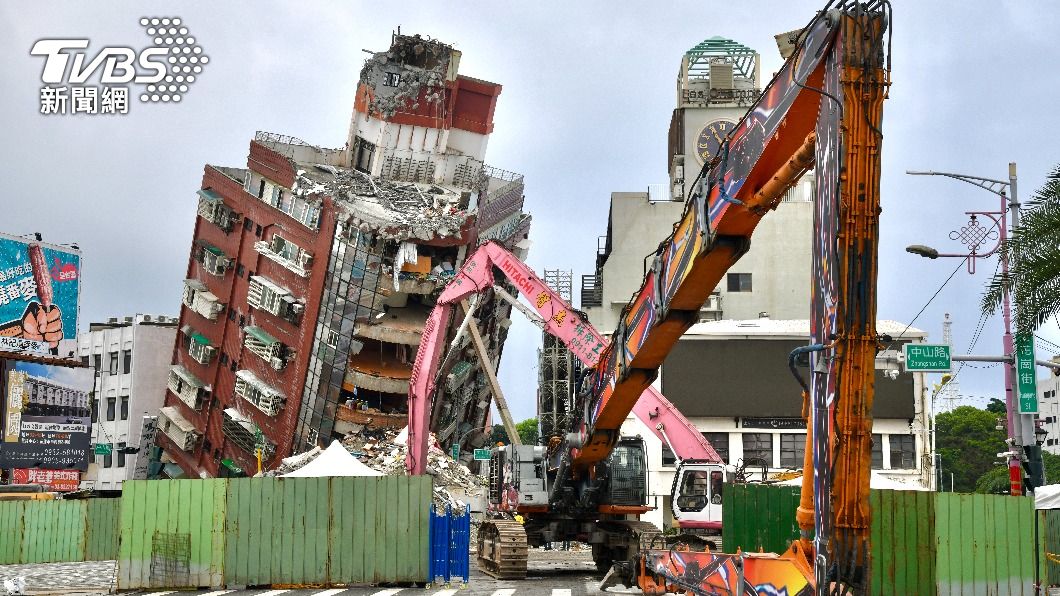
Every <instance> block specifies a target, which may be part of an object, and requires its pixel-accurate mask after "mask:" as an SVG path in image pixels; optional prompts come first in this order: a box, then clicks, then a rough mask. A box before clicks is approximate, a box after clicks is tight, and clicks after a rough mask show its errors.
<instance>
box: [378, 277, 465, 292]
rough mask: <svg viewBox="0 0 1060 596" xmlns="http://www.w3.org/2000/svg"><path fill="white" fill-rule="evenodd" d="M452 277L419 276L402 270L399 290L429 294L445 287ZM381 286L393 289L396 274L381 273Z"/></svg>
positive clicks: (399, 278)
mask: <svg viewBox="0 0 1060 596" xmlns="http://www.w3.org/2000/svg"><path fill="white" fill-rule="evenodd" d="M450 279H452V276H449V277H448V278H442V277H434V276H418V275H416V274H414V273H408V272H400V273H399V274H398V286H397V291H398V292H403V293H405V294H422V295H429V294H433V293H434V292H436V291H438V290H439V289H441V288H442V287H444V286H445V284H446V283H448V281H449V280H450ZM379 287H380V288H388V289H393V288H394V275H393V274H392V273H384V274H382V275H380V276H379Z"/></svg>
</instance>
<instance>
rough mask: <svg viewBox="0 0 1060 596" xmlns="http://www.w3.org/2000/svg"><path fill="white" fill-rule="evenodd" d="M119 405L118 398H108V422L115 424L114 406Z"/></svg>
mask: <svg viewBox="0 0 1060 596" xmlns="http://www.w3.org/2000/svg"><path fill="white" fill-rule="evenodd" d="M117 403H118V400H117V398H114V397H108V398H107V422H114V406H115V405H117Z"/></svg>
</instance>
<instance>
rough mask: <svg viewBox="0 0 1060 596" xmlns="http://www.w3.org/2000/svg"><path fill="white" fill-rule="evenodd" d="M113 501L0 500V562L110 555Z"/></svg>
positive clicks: (114, 512) (113, 539)
mask: <svg viewBox="0 0 1060 596" xmlns="http://www.w3.org/2000/svg"><path fill="white" fill-rule="evenodd" d="M119 501H120V500H119V499H89V500H83V501H80V500H76V501H0V565H13V564H25V563H56V562H61V561H105V560H113V559H115V558H116V555H117V536H118V533H117V532H118V530H117V520H116V517H117V511H118V508H119V506H120V502H119Z"/></svg>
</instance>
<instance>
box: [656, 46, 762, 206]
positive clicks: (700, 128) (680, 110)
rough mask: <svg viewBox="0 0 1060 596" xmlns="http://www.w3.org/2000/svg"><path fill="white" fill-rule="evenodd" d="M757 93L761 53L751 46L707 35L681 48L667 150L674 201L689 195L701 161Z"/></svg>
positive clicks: (714, 150)
mask: <svg viewBox="0 0 1060 596" xmlns="http://www.w3.org/2000/svg"><path fill="white" fill-rule="evenodd" d="M760 93H761V68H760V65H759V55H758V53H757V52H755V51H754V50H752V49H751V48H748V47H746V46H743V45H741V44H738V43H736V42H735V41H732V40H731V39H725V38H724V37H711V38H709V39H706V40H703V41H702V42H700V43H698V44H696V46H695V47H693V48H692V49H690V50H688V51H687V52H685V55H684V57H682V59H681V70H680V72H678V74H677V108H676V109H674V113H673V117H672V118H671V120H670V134H669V143H668V155H667V162H668V163H667V169H668V170H669V172H670V193H671V198H672V199H673V200H675V201H681V200H684V198H685V197H687V193H688V189H689V188H691V184H692V181H693V180H695V178H696V176H697V175H698V174H699V171H700V169H702V167H703V164H704V163H706V162H709V161H710V160H711V159H713V157H714V156H715V155H716V154H717V152H718V148H719V147H721V143H722V141H723V140H724V139H725V137H726V135H728V134H729V132H731V131H732V129H733V128H735V126H736V122H737V121H739V119H740V118H742V117H743V115H744V113H745V112H746V111H747V108H749V107H750V106H751V105H752V104H754V102H755V101H756V100H757V99H758V96H759V94H760Z"/></svg>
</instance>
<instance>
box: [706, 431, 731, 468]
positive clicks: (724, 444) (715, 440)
mask: <svg viewBox="0 0 1060 596" xmlns="http://www.w3.org/2000/svg"><path fill="white" fill-rule="evenodd" d="M703 438H704V439H706V440H707V442H708V443H710V444H711V446H713V447H714V451H717V452H718V456H719V457H721V461H723V462H726V463H728V461H729V433H703Z"/></svg>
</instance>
